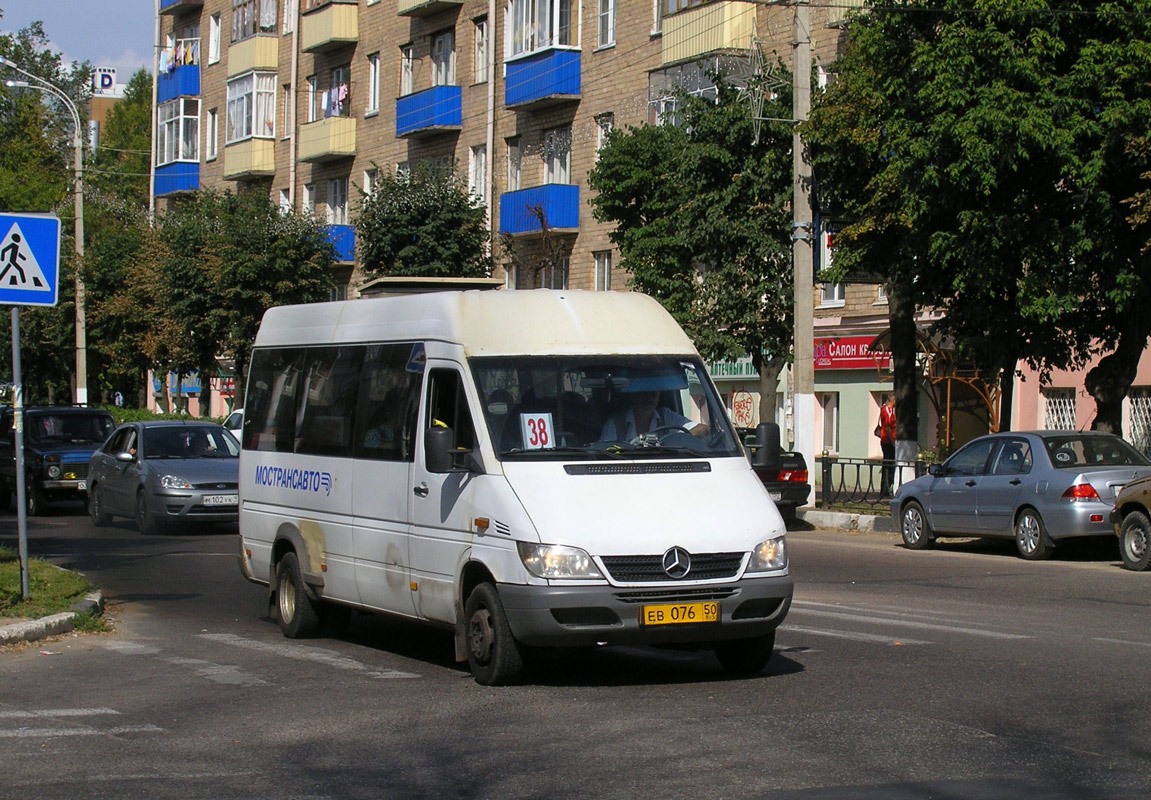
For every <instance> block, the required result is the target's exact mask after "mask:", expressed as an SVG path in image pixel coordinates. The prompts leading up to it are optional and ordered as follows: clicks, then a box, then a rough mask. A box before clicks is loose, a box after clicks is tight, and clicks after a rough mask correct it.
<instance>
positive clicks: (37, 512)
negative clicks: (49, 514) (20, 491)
mask: <svg viewBox="0 0 1151 800" xmlns="http://www.w3.org/2000/svg"><path fill="white" fill-rule="evenodd" d="M24 500H25V505H26V506H27V508H28V516H30V517H39V516H41V515H42V514H43V513H44V511H45V510H46V509H47V506H48V501H47V499H46V498H45V497H44V491H43V490H42V489H40V488H39V487H38V486H36V484H35V483H33V482H32V481H28V483H27V484H26V485H25V487H24Z"/></svg>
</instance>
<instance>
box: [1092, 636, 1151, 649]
mask: <svg viewBox="0 0 1151 800" xmlns="http://www.w3.org/2000/svg"><path fill="white" fill-rule="evenodd" d="M1094 641H1096V642H1103V643H1104V644H1126V645H1130V646H1131V647H1151V642H1132V641H1128V640H1127V639H1104V638H1102V637H1099V636H1096V637H1095V639H1094Z"/></svg>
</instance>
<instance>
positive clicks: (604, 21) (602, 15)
mask: <svg viewBox="0 0 1151 800" xmlns="http://www.w3.org/2000/svg"><path fill="white" fill-rule="evenodd" d="M598 30H599V39H598V41H597V44H598V45H599V46H600V47H607V46H608V45H611V44H615V0H599V26H598Z"/></svg>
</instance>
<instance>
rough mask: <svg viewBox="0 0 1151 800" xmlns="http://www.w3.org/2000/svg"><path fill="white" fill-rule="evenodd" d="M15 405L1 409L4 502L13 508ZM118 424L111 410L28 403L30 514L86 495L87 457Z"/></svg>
mask: <svg viewBox="0 0 1151 800" xmlns="http://www.w3.org/2000/svg"><path fill="white" fill-rule="evenodd" d="M13 421H14V409H12V408H11V407H5V408H3V409H2V410H0V508H5V509H6V508H8V507H9V505H10V504H11V502H12V495H13V493H14V492H15V491H16V446H15V445H16V438H15V431H14V430H13V428H12V426H13ZM115 427H116V420H115V419H113V418H112V415H111V414H109V413H108V412H107V411H101V410H100V409H98V408H85V407H83V406H28V407H27V408H25V409H24V474H25V485H24V491H25V499H26V503H27V511H28V515H29V516H37V515H39V514H43V513H44V510H45V508H46V506H47V504H48V503H49V502H50V501H53V500H61V499H65V498H80V499H83V498H84V496H85V494H86V491H87V487H88V460H89V458H90V457H91V456H92V453H93V451H95V450H96V448H98V447H99V446H100V445H101V444H103V443H104V442H105V440H107V438H108V434H110V433H111V432H112V429H113V428H115Z"/></svg>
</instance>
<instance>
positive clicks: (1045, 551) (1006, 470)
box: [891, 431, 1151, 560]
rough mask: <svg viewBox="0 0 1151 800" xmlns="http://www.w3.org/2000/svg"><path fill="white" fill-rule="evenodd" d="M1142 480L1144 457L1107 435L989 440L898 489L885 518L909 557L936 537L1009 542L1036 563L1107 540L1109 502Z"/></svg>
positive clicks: (1019, 435) (1146, 469)
mask: <svg viewBox="0 0 1151 800" xmlns="http://www.w3.org/2000/svg"><path fill="white" fill-rule="evenodd" d="M1147 475H1151V462H1149V461H1148V460H1147V457H1146V456H1144V455H1143V454H1142V453H1140V452H1139V451H1137V450H1136V449H1135V448H1133V447H1132V446H1131V445H1129V444H1127V442H1125V441H1123V440H1122V439H1121V438H1119V437H1118V436H1114V435H1112V434H1109V433H1097V432H1091V431H1087V432H1080V431H1034V432H1014V431H1012V432H1004V433H996V434H991V435H989V436H981V437H979V438H978V439H974V440H972V441H970V442H968V443H967V444H966V445H964V446H963V447H962V448H960V449H959V450H958V451H956V452H955V454H954V455H952V456H951V457H950V458H949V459H947V460H946V461H945V462H943V463H942V464H933V465H932V466H931V467H930V469H929V471H928V474H927V475H924V476H923V477H921V478H916V479H915V480H913V481H911V482H909V483H905V484H903V485H902V486H901V487H900V488H899V490H898V491H897V492H896V493H895V497H894V498H893V499H892V501H891V516H892V518H893V519H897V520H899V529H900V533H901V534H902V536H903V543H904V544H905V545H906V546H907V547H909V548H911V549H913V550H921V549H924V548H928V547H931V545H932V543H933V542H934V540H935V539H936V538H938V537H941V536H1009V537H1013V538H1014V539H1015V546H1016V548H1017V549H1018V550H1019V555H1020V556H1022V557H1023V558H1026V559H1035V560H1037V559H1042V558H1047V557H1048V556H1050V555H1051V552H1052V549H1053V548H1054V545H1055V542H1056V541H1057V540H1059V539H1065V538H1069V537H1073V536H1113V535H1114V527H1113V526H1112V524H1111V522H1110V516H1111V508H1112V503H1113V501H1114V500H1115V498H1116V496H1117V495H1118V494H1119V491H1120V489H1122V488H1123V487H1124V486H1126V485H1127V484H1128V483H1130V482H1131V481H1133V480H1135V479H1136V478H1141V477H1144V476H1147Z"/></svg>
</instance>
